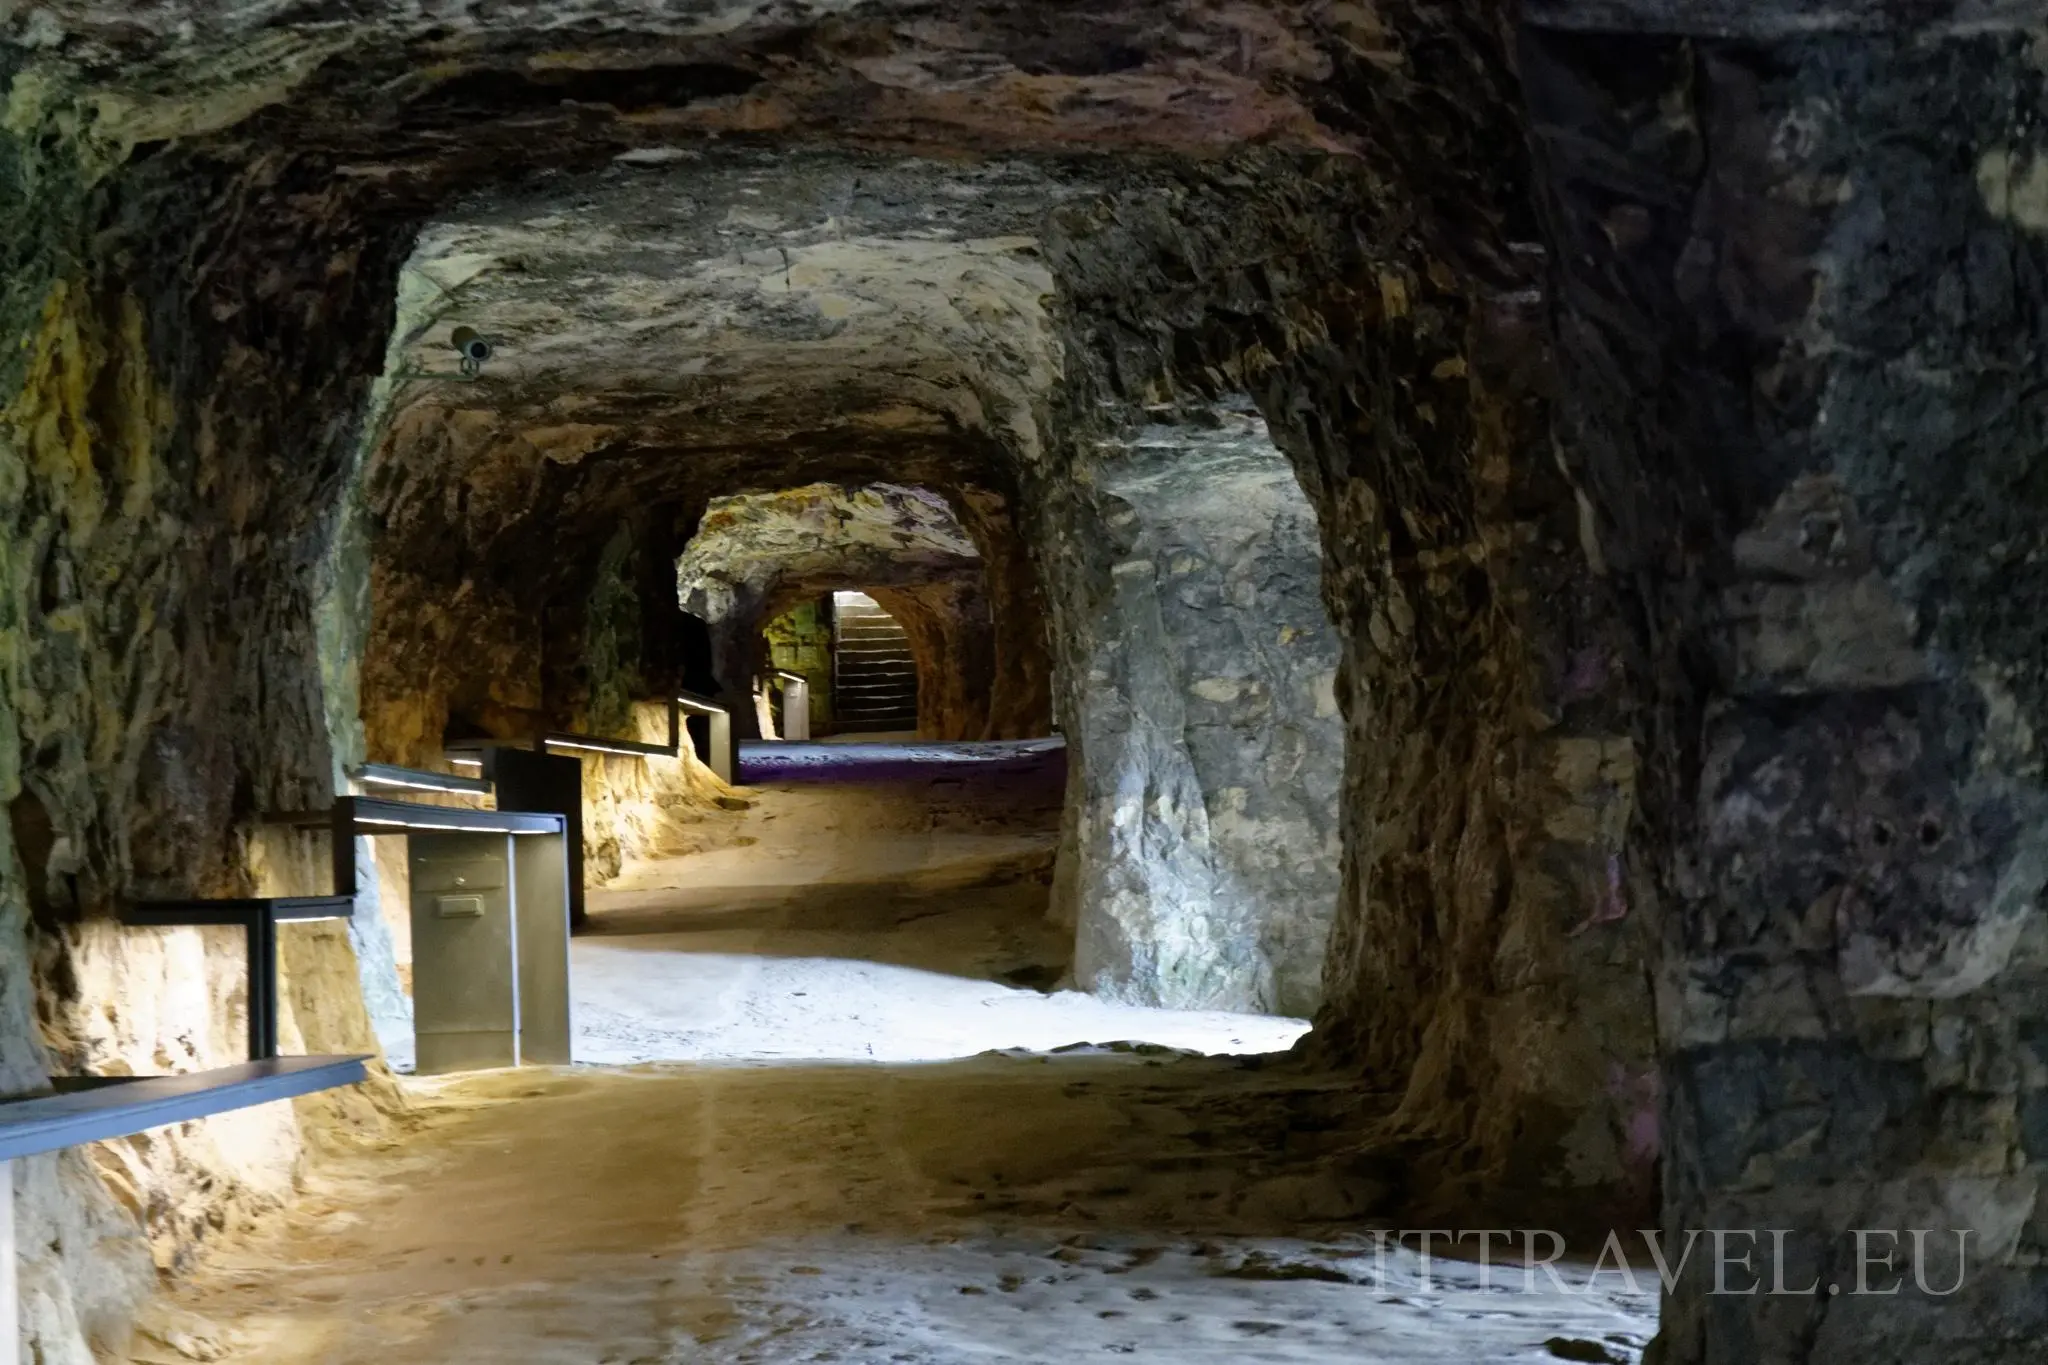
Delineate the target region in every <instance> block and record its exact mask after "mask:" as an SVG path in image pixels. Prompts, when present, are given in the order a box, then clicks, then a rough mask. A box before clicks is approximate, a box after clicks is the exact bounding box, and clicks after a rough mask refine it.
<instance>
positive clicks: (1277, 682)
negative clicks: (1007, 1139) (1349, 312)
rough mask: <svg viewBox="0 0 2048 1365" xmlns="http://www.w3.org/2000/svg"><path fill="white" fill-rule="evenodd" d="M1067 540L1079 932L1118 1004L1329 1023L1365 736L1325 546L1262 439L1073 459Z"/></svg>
mask: <svg viewBox="0 0 2048 1365" xmlns="http://www.w3.org/2000/svg"><path fill="white" fill-rule="evenodd" d="M1074 460H1075V463H1076V466H1077V468H1076V471H1075V473H1076V475H1077V476H1078V477H1075V478H1072V479H1068V480H1063V481H1062V484H1061V486H1060V489H1059V490H1057V491H1056V492H1055V493H1054V494H1053V496H1056V497H1057V498H1058V499H1059V501H1058V503H1057V504H1056V505H1055V506H1053V507H1051V508H1049V509H1048V515H1047V516H1046V518H1045V527H1044V535H1045V538H1046V549H1045V553H1044V555H1043V559H1044V562H1045V564H1046V571H1047V582H1048V593H1049V595H1050V596H1051V597H1052V598H1053V608H1054V616H1055V627H1056V628H1055V645H1056V649H1057V650H1058V655H1059V669H1058V676H1059V679H1060V685H1061V691H1062V696H1061V707H1060V711H1061V719H1062V722H1063V724H1064V726H1065V728H1066V733H1067V738H1068V743H1069V745H1070V759H1071V765H1070V772H1071V773H1072V777H1071V778H1070V781H1071V784H1072V785H1071V788H1070V795H1069V811H1068V820H1067V828H1066V830H1065V831H1064V837H1063V845H1062V849H1061V854H1060V857H1061V862H1062V864H1063V866H1062V868H1061V872H1060V876H1059V878H1058V881H1057V883H1056V897H1057V898H1058V899H1059V900H1060V901H1062V902H1063V904H1061V905H1058V906H1056V913H1058V914H1061V915H1062V916H1064V917H1065V918H1068V919H1070V920H1072V921H1073V922H1075V924H1076V926H1077V951H1076V959H1075V972H1076V974H1077V976H1078V977H1079V978H1080V980H1081V982H1082V983H1083V984H1084V985H1085V986H1087V987H1088V988H1089V989H1091V990H1094V991H1096V992H1098V993H1100V994H1104V995H1108V996H1112V997H1116V998H1121V999H1126V1000H1136V1001H1142V1002H1145V1003H1148V1004H1156V1005H1166V1006H1172V1007H1177V1008H1188V1009H1227V1010H1244V1011H1262V1012H1269V1013H1286V1014H1294V1015H1307V1014H1309V1013H1311V1012H1313V1010H1314V1009H1315V1007H1316V1005H1317V1003H1318V1002H1319V1000H1320V998H1321V986H1322V964H1323V953H1324V947H1325V943H1326V940H1327V938H1328V935H1329V929H1330V922H1331V918H1332V916H1333V914H1334V912H1335V909H1336V900H1337V890H1338V865H1339V850H1338V834H1337V803H1338V791H1339V787H1340V786H1341V783H1342V777H1343V752H1344V729H1343V722H1342V720H1341V719H1340V718H1339V716H1338V714H1337V699H1336V694H1335V677H1336V667H1337V642H1336V637H1335V633H1334V632H1333V631H1332V630H1331V629H1330V626H1329V623H1328V621H1327V619H1326V618H1325V617H1324V614H1323V609H1322V604H1321V601H1320V598H1319V596H1318V584H1319V580H1320V558H1319V553H1318V546H1317V540H1316V524H1315V517H1314V514H1313V512H1312V511H1311V510H1310V508H1309V504H1308V500H1307V499H1306V498H1305V497H1304V496H1303V495H1302V492H1301V490H1300V488H1299V487H1298V486H1297V485H1296V483H1295V480H1294V474H1293V471H1292V469H1291V468H1290V467H1289V465H1288V463H1287V460H1286V458H1285V457H1284V456H1283V455H1281V453H1280V452H1279V451H1278V450H1277V449H1276V448H1275V447H1274V446H1273V444H1272V441H1271V440H1270V439H1269V438H1268V437H1267V435H1266V431H1265V427H1264V424H1263V423H1261V422H1259V421H1258V420H1257V419H1255V418H1250V417H1245V416H1238V415H1226V416H1225V418H1224V420H1223V423H1222V425H1221V426H1220V427H1219V428H1218V429H1215V430H1202V429H1191V428H1171V429H1168V428H1155V429H1148V430H1146V431H1144V432H1142V433H1139V434H1138V435H1136V436H1135V437H1133V438H1130V439H1127V440H1118V441H1108V442H1103V443H1100V444H1097V445H1094V446H1091V447H1089V448H1087V449H1085V450H1081V451H1077V452H1075V454H1074Z"/></svg>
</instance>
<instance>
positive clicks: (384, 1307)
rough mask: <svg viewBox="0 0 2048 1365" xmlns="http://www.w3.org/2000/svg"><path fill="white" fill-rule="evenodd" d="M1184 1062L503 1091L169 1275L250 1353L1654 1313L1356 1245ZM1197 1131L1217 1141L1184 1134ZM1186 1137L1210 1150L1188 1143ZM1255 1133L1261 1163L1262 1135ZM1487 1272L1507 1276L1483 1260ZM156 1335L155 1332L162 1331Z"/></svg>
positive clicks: (1225, 1348) (496, 1352) (872, 1339)
mask: <svg viewBox="0 0 2048 1365" xmlns="http://www.w3.org/2000/svg"><path fill="white" fill-rule="evenodd" d="M1219 1067H1227V1064H1223V1063H1218V1062H1213V1061H1205V1060H1202V1059H1162V1058H1158V1057H1145V1056H1142V1055H1132V1054H1115V1055H1108V1056H1101V1055H1069V1056H1064V1057H1058V1058H1051V1059H1048V1058H1042V1057H1041V1058H1022V1057H990V1058H978V1059H973V1060H970V1061H966V1062H957V1063H949V1064H944V1065H937V1066H920V1067H883V1066H840V1067H815V1066H774V1065H728V1066H702V1065H699V1066H692V1067H682V1068H647V1069H641V1070H633V1071H613V1070H606V1071H588V1072H583V1073H580V1074H553V1073H527V1074H519V1073H494V1074H491V1075H485V1076H476V1077H469V1078H465V1079H463V1080H461V1081H459V1082H455V1083H450V1084H443V1085H441V1086H438V1087H434V1088H433V1093H432V1094H431V1095H430V1096H429V1097H428V1099H427V1107H426V1108H425V1110H424V1112H423V1114H422V1116H421V1120H420V1125H419V1131H418V1132H417V1133H415V1134H414V1135H412V1136H411V1137H410V1138H409V1139H408V1140H407V1141H405V1142H404V1143H402V1144H401V1145H400V1146H399V1147H398V1149H397V1150H395V1151H392V1152H388V1153H379V1154H368V1155H365V1156H362V1157H359V1158H352V1159H350V1160H348V1161H346V1162H344V1163H342V1164H341V1165H339V1166H336V1167H334V1168H331V1169H329V1170H328V1171H326V1172H324V1173H323V1174H322V1175H321V1176H320V1177H319V1178H318V1179H317V1180H316V1181H315V1182H314V1185H313V1188H312V1189H311V1190H310V1191H309V1193H308V1194H307V1196H306V1197H305V1198H304V1199H302V1200H301V1201H300V1202H299V1203H298V1205H297V1206H296V1207H295V1208H294V1209H293V1210H292V1212H291V1213H290V1214H289V1215H288V1216H287V1217H286V1218H285V1219H284V1220H283V1221H282V1222H280V1223H279V1224H277V1225H275V1226H273V1227H271V1228H269V1229H266V1230H265V1231H264V1232H263V1233H262V1234H261V1235H259V1236H256V1237H253V1238H250V1239H246V1240H242V1241H237V1242H232V1243H230V1244H228V1245H226V1246H223V1247H222V1248H220V1249H219V1250H218V1251H216V1252H215V1253H214V1254H213V1255H212V1256H211V1257H210V1259H209V1261H208V1263H207V1264H206V1265H205V1266H204V1267H203V1268H202V1270H201V1271H200V1272H199V1273H198V1274H196V1275H195V1276H194V1277H193V1278H191V1279H190V1280H189V1281H187V1282H186V1283H185V1284H184V1285H183V1286H182V1287H181V1289H180V1292H179V1294H178V1296H177V1299H176V1301H175V1312H176V1313H182V1314H184V1315H186V1316H184V1317H183V1318H182V1319H180V1318H177V1317H176V1316H175V1314H174V1315H173V1316H171V1317H170V1318H168V1319H167V1320H168V1321H178V1322H180V1323H181V1326H182V1332H183V1335H184V1339H185V1341H186V1343H187V1346H188V1348H189V1350H190V1352H191V1353H190V1354H186V1353H181V1352H178V1351H174V1350H171V1349H168V1348H166V1347H162V1346H157V1347H154V1348H151V1349H146V1350H144V1351H143V1352H141V1353H139V1354H138V1355H137V1356H136V1357H135V1359H136V1360H138V1361H149V1362H170V1361H184V1360H188V1359H192V1358H195V1357H196V1358H201V1359H219V1360H227V1361H247V1362H257V1361H260V1362H265V1363H266V1365H313V1363H314V1362H319V1363H320V1365H371V1362H376V1363H377V1365H394V1363H397V1362H419V1363H420V1365H429V1363H432V1365H444V1363H446V1362H487V1361H488V1362H500V1361H501V1362H531V1363H532V1365H557V1363H559V1365H571V1363H572V1362H573V1363H574V1365H599V1363H602V1365H657V1363H659V1365H685V1362H688V1363H689V1365H698V1363H700V1362H717V1363H719V1365H724V1363H725V1362H733V1363H734V1365H737V1363H738V1362H746V1361H758V1362H797V1361H840V1362H857V1363H858V1365H869V1363H870V1362H874V1363H875V1365H879V1363H880V1362H915V1363H917V1365H964V1362H978V1361H1004V1362H1019V1365H1027V1363H1028V1365H1052V1362H1056V1361H1068V1360H1077V1359H1091V1358H1095V1357H1097V1356H1100V1355H1104V1354H1110V1355H1118V1356H1123V1357H1129V1358H1133V1359H1137V1360H1149V1361H1157V1362H1169V1361H1170V1362H1176V1363H1178V1362H1189V1361H1200V1362H1216V1365H1225V1363H1226V1362H1227V1363H1228V1365H1239V1363H1240V1362H1250V1361H1272V1362H1330V1363H1331V1365H1336V1362H1344V1365H1355V1363H1356V1362H1358V1361H1362V1360H1370V1361H1380V1362H1416V1363H1417V1365H1420V1363H1421V1362H1438V1361H1443V1362H1450V1361H1457V1362H1461V1363H1462V1365H1481V1363H1482V1362H1484V1363H1488V1365H1490V1363H1491V1362H1508V1361H1524V1362H1530V1361H1540V1360H1555V1359H1558V1358H1560V1357H1559V1356H1558V1355H1557V1354H1556V1353H1555V1350H1554V1349H1553V1348H1552V1347H1550V1346H1548V1345H1546V1343H1547V1342H1550V1341H1552V1340H1554V1339H1559V1338H1565V1339H1569V1340H1571V1341H1575V1342H1579V1343H1582V1345H1581V1346H1580V1347H1578V1348H1574V1349H1578V1350H1579V1351H1580V1353H1579V1354H1577V1355H1570V1356H1566V1357H1563V1358H1571V1359H1598V1358H1600V1357H1598V1356H1592V1355H1588V1354H1586V1353H1585V1350H1586V1346H1585V1344H1588V1343H1589V1344H1591V1345H1592V1346H1596V1347H1598V1348H1599V1349H1601V1350H1605V1351H1608V1352H1610V1353H1611V1354H1610V1356H1609V1357H1608V1358H1611V1359H1613V1360H1620V1361H1626V1360H1633V1359H1634V1358H1635V1351H1636V1349H1637V1348H1639V1347H1640V1346H1641V1345H1642V1343H1643V1341H1644V1340H1645V1339H1646V1338H1647V1335H1648V1333H1649V1331H1650V1330H1651V1329H1650V1320H1651V1319H1650V1314H1651V1313H1652V1312H1653V1311H1654V1305H1653V1304H1652V1303H1650V1302H1648V1301H1646V1300H1645V1299H1643V1298H1642V1297H1641V1296H1628V1295H1622V1294H1619V1293H1617V1292H1614V1291H1613V1290H1611V1289H1609V1290H1602V1291H1599V1292H1593V1293H1589V1294H1562V1293H1559V1292H1557V1291H1556V1290H1555V1289H1554V1288H1552V1287H1547V1286H1544V1285H1542V1284H1541V1283H1540V1282H1539V1286H1538V1287H1539V1292H1537V1293H1533V1294H1525V1293H1519V1292H1512V1291H1513V1290H1515V1289H1519V1288H1520V1287H1521V1281H1520V1276H1519V1274H1518V1273H1517V1274H1514V1275H1512V1276H1508V1277H1506V1278H1504V1279H1503V1281H1502V1286H1501V1287H1496V1288H1495V1289H1494V1290H1493V1291H1492V1292H1490V1293H1479V1292H1477V1291H1476V1290H1475V1289H1474V1288H1473V1275H1474V1271H1473V1269H1472V1268H1471V1267H1459V1266H1448V1267H1447V1266H1446V1264H1445V1263H1443V1262H1441V1261H1439V1262H1437V1263H1436V1264H1435V1266H1434V1267H1433V1268H1432V1275H1431V1280H1430V1283H1429V1284H1428V1285H1425V1284H1424V1283H1423V1282H1422V1278H1421V1265H1420V1263H1419V1262H1418V1261H1417V1260H1416V1258H1415V1257H1413V1256H1412V1255H1409V1254H1407V1253H1406V1252H1398V1251H1397V1252H1393V1253H1390V1254H1389V1255H1388V1256H1387V1257H1386V1258H1385V1260H1384V1262H1376V1261H1375V1256H1374V1252H1373V1245H1372V1243H1371V1241H1370V1240H1369V1238H1368V1237H1367V1235H1365V1234H1364V1233H1362V1232H1360V1231H1358V1230H1355V1229H1354V1230H1351V1231H1346V1232H1332V1233H1330V1234H1329V1236H1327V1237H1326V1238H1324V1239H1319V1240H1316V1241H1302V1240H1298V1239H1288V1238H1275V1237H1271V1236H1260V1235H1246V1232H1247V1230H1249V1231H1251V1232H1253V1233H1256V1230H1257V1229H1259V1228H1261V1227H1262V1226H1272V1225H1279V1224H1281V1223H1289V1222H1293V1220H1296V1219H1299V1218H1302V1217H1304V1216H1311V1217H1313V1216H1316V1215H1317V1214H1319V1213H1320V1214H1322V1215H1324V1216H1329V1215H1334V1214H1341V1213H1342V1212H1344V1211H1345V1202H1346V1201H1347V1200H1351V1199H1355V1198H1357V1197H1359V1192H1357V1191H1351V1190H1347V1189H1345V1188H1344V1186H1343V1185H1342V1184H1341V1183H1340V1182H1333V1181H1329V1180H1326V1179H1317V1178H1313V1177H1307V1176H1302V1175H1298V1174H1288V1173H1285V1172H1279V1173H1275V1174H1272V1175H1270V1176H1267V1177H1262V1176H1261V1174H1260V1172H1261V1163H1262V1158H1261V1155H1260V1154H1259V1153H1257V1152H1246V1151H1242V1150H1236V1149H1235V1144H1234V1140H1232V1139H1230V1138H1225V1139H1224V1140H1223V1141H1222V1142H1221V1143H1220V1144H1219V1143H1216V1142H1215V1141H1214V1140H1213V1135H1214V1134H1215V1133H1218V1132H1225V1131H1227V1129H1228V1123H1227V1119H1228V1116H1229V1115H1230V1114H1233V1113H1245V1112H1251V1111H1252V1110H1254V1109H1259V1108H1264V1109H1266V1110H1269V1111H1270V1110H1272V1109H1274V1108H1275V1107H1277V1102H1276V1101H1275V1099H1274V1098H1273V1097H1272V1095H1271V1094H1263V1095H1262V1093H1261V1092H1262V1091H1270V1090H1271V1089H1272V1088H1273V1087H1275V1086H1277V1085H1280V1084H1282V1082H1281V1081H1280V1080H1278V1079H1271V1078H1268V1077H1266V1076H1264V1075H1263V1074H1262V1073H1258V1072H1243V1071H1238V1070H1234V1069H1219ZM1219 1117H1220V1118H1222V1119H1224V1120H1225V1122H1223V1123H1220V1124H1218V1125H1217V1127H1216V1128H1214V1129H1209V1128H1207V1127H1206V1125H1208V1124H1211V1123H1214V1122H1216V1120H1218V1119H1219ZM1205 1139H1207V1140H1205ZM1261 1145H1264V1144H1263V1143H1262V1144H1261ZM1497 1273H1498V1272H1497ZM164 1330H165V1334H166V1335H171V1336H176V1335H178V1332H177V1331H174V1330H172V1329H170V1328H166V1329H164Z"/></svg>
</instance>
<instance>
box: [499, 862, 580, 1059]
mask: <svg viewBox="0 0 2048 1365" xmlns="http://www.w3.org/2000/svg"><path fill="white" fill-rule="evenodd" d="M512 885H513V888H514V893H515V894H514V896H513V905H514V907H515V910H516V913H517V916H518V921H519V933H518V939H519V945H518V947H519V1055H520V1060H522V1061H526V1062H538V1063H541V1064H544V1065H562V1066H566V1065H567V1064H568V1062H569V1046H570V1019H569V909H570V903H571V902H570V894H569V893H570V889H571V886H572V883H571V881H570V878H569V854H568V848H567V846H566V841H565V840H563V839H562V837H561V836H560V835H523V836H520V837H518V838H515V839H513V840H512Z"/></svg>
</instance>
